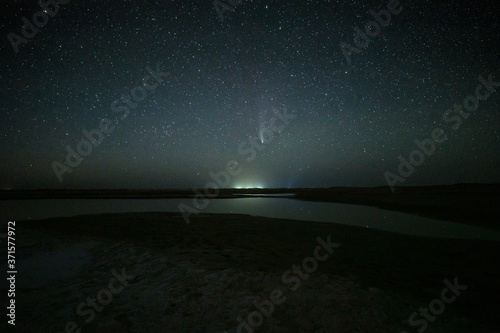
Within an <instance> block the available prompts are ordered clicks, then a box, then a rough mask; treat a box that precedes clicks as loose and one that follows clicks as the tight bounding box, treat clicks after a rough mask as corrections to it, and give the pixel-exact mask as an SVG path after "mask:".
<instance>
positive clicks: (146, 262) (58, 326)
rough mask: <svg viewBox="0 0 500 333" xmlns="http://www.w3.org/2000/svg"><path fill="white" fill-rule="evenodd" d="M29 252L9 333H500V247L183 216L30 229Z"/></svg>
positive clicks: (25, 242)
mask: <svg viewBox="0 0 500 333" xmlns="http://www.w3.org/2000/svg"><path fill="white" fill-rule="evenodd" d="M4 227H5V228H4ZM2 228H4V229H6V226H4V225H2ZM318 237H319V238H320V239H321V240H322V241H323V243H322V242H320V241H318ZM329 238H330V241H331V242H330V243H336V244H340V246H339V247H335V248H332V247H328V246H326V247H325V246H324V245H321V244H327V243H328V239H329ZM16 242H17V244H16V252H17V253H16V262H17V266H18V274H17V281H16V326H15V328H14V327H12V326H11V325H9V326H8V327H7V329H8V331H18V332H39V333H42V332H226V331H227V332H252V331H255V332H318V333H319V332H398V333H399V332H401V331H408V332H419V329H421V331H420V332H423V331H426V332H488V333H490V332H500V323H499V321H498V319H497V318H498V300H499V299H500V282H499V281H500V279H499V278H500V269H499V268H498V258H499V256H500V243H493V242H486V241H469V240H443V239H430V238H421V237H412V236H405V235H399V234H393V233H387V232H381V231H375V230H369V229H365V228H358V227H349V226H343V225H338V224H332V223H313V222H298V221H288V220H278V219H268V218H260V217H253V216H247V215H212V214H205V215H203V214H201V215H198V216H193V217H192V223H191V224H189V225H187V224H185V222H184V221H183V219H182V217H181V216H180V215H179V214H175V213H129V214H109V215H106V214H104V215H85V216H76V217H72V218H52V219H47V220H41V221H18V222H17V225H16ZM3 244H4V242H2V247H4V246H3ZM318 247H321V248H320V249H319V250H316V249H317V248H318ZM329 250H331V253H329ZM2 251H4V249H2ZM315 255H317V256H318V257H317V258H319V257H321V260H322V261H321V260H319V259H314V258H315ZM306 258H309V259H306ZM314 263H316V265H315V264H314ZM294 265H297V266H303V265H305V266H304V267H302V268H300V272H299V273H300V274H299V273H294V272H291V271H292V270H293V268H292V267H293V266H294ZM1 269H2V271H3V272H5V271H6V265H5V262H2V266H1ZM306 270H308V271H309V273H307V272H306ZM296 272H297V271H296ZM455 278H456V279H457V281H458V284H459V285H465V286H467V288H466V289H465V290H461V291H457V295H456V297H454V300H453V301H450V302H449V303H445V302H441V304H444V308H443V309H438V310H439V314H437V315H433V314H432V313H431V312H428V315H429V316H430V317H429V318H430V319H428V320H425V319H423V318H425V317H424V316H423V315H416V317H415V318H414V320H415V321H417V320H420V321H419V322H418V324H415V321H414V325H413V326H412V325H410V324H409V317H410V316H411V315H412V313H414V312H418V311H419V308H420V307H423V308H426V307H427V308H428V307H429V306H430V303H431V304H434V306H437V305H436V304H438V305H439V302H438V301H435V302H434V303H432V301H433V300H435V299H438V300H440V299H442V292H443V289H445V288H446V287H447V284H446V283H445V282H444V280H448V281H449V283H452V284H453V281H454V279H455ZM120 279H121V281H120ZM4 286H5V284H2V290H1V293H2V295H5V294H6V292H7V291H6V290H5V288H4ZM445 296H446V297H448V298H447V299H449V298H451V297H452V296H454V294H453V293H451V291H450V292H448V293H447V294H446V293H445ZM94 299H95V303H92V302H93V300H94ZM272 300H274V301H276V302H277V303H276V304H275V303H273V302H272ZM255 302H256V303H257V305H255V304H254V303H255ZM259 304H260V305H259ZM270 304H272V305H270ZM4 306H6V302H5V297H3V300H2V308H3V309H5V307H4ZM259 307H260V310H259ZM4 311H5V310H4ZM2 317H4V320H3V322H2V326H3V324H4V323H5V322H6V319H5V315H3V316H2ZM238 318H240V319H241V320H244V321H245V322H246V324H244V325H243V324H242V325H240V323H241V320H240V321H239V320H238ZM252 324H253V326H252ZM239 325H240V327H239V330H238V326H239ZM424 325H425V329H424ZM422 329H424V330H422ZM80 330H81V331H80Z"/></svg>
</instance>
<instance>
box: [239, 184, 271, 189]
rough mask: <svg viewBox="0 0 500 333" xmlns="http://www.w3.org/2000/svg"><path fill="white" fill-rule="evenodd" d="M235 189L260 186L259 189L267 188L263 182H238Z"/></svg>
mask: <svg viewBox="0 0 500 333" xmlns="http://www.w3.org/2000/svg"><path fill="white" fill-rule="evenodd" d="M233 188H235V189H252V188H258V189H263V188H266V187H265V186H264V185H262V184H236V185H234V186H233Z"/></svg>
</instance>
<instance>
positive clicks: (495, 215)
mask: <svg viewBox="0 0 500 333" xmlns="http://www.w3.org/2000/svg"><path fill="white" fill-rule="evenodd" d="M200 192H201V193H203V190H200ZM270 194H273V195H275V196H273V197H276V196H278V197H279V195H280V194H283V197H286V198H291V199H299V200H307V201H322V202H337V203H346V204H355V205H366V206H376V207H379V208H382V209H388V210H395V211H400V212H405V213H411V214H415V215H420V216H423V217H430V218H435V219H440V220H446V221H452V222H459V223H465V224H471V225H476V226H484V227H489V228H494V229H499V228H500V224H499V222H500V205H499V202H500V184H456V185H439V186H416V187H411V186H408V187H398V188H397V189H396V191H395V192H394V193H393V192H391V190H390V189H389V187H387V186H384V187H332V188H317V189H306V188H295V189H288V188H280V189H221V190H220V191H219V194H218V196H217V198H221V199H222V198H225V199H227V198H241V197H242V196H244V195H252V197H255V196H258V195H263V196H265V195H270ZM285 194H294V195H293V196H286V195H285ZM194 195H195V192H194V191H193V190H192V189H172V190H126V189H116V190H23V191H20V190H3V191H0V200H25V199H63V198H64V199H69V198H74V199H162V198H163V199H174V198H191V197H194Z"/></svg>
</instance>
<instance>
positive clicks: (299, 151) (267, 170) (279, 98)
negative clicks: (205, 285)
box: [0, 0, 500, 189]
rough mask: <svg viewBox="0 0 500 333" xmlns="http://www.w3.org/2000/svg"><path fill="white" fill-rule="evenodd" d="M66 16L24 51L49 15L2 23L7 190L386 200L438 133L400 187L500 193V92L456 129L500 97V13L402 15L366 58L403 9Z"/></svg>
mask: <svg viewBox="0 0 500 333" xmlns="http://www.w3.org/2000/svg"><path fill="white" fill-rule="evenodd" d="M45 2H50V1H48V0H45ZM63 2H67V4H60V5H59V9H58V12H57V13H54V11H55V8H54V7H53V6H52V7H49V10H48V11H47V15H48V14H52V16H53V17H51V16H50V15H49V16H47V17H48V22H47V23H46V24H45V26H42V27H40V28H39V29H38V30H39V31H38V32H37V33H36V35H34V36H32V37H31V38H29V39H28V38H26V39H25V40H24V41H25V42H26V43H25V44H24V43H22V42H18V43H17V46H16V47H14V46H13V43H12V42H11V40H9V37H8V36H9V33H13V34H16V35H17V36H18V37H19V38H20V39H22V38H24V37H23V35H22V31H21V28H22V26H23V20H22V18H23V17H26V18H27V20H28V21H29V22H30V24H32V22H33V15H34V14H35V13H37V12H39V11H40V10H41V7H40V6H39V5H38V4H37V3H36V1H34V0H33V1H2V3H1V5H0V13H1V14H0V30H1V33H0V36H1V43H0V57H1V64H0V80H1V106H0V138H1V143H0V153H1V156H2V158H1V160H0V187H1V188H20V189H29V188H190V187H203V186H204V185H205V184H206V183H207V182H210V181H212V180H211V176H210V173H211V172H212V173H215V174H216V173H218V172H220V171H221V170H225V169H226V167H227V162H228V161H231V160H234V161H237V162H238V163H239V165H238V166H239V168H240V169H241V172H240V173H239V174H238V175H236V176H232V177H231V179H230V184H229V185H228V186H229V187H330V186H384V185H387V181H386V177H385V176H384V173H386V172H387V171H388V172H390V173H392V174H393V175H396V176H398V177H401V175H400V174H399V173H398V166H399V164H400V160H398V157H399V156H400V155H401V156H402V157H403V158H404V159H406V160H409V158H410V154H411V153H412V151H414V150H415V149H417V148H418V147H417V145H416V143H415V142H414V141H415V140H416V139H418V140H420V141H423V140H426V139H431V138H432V133H433V131H434V129H436V128H437V129H442V130H443V132H442V133H441V134H443V135H446V137H447V140H445V141H443V142H441V143H436V142H434V145H435V146H436V150H435V151H434V152H433V153H430V154H429V156H427V155H425V156H424V155H422V156H424V158H425V162H424V163H423V164H420V165H418V166H415V167H414V169H415V170H414V172H413V173H412V174H411V175H409V176H408V177H404V179H405V181H404V183H403V182H398V183H397V185H429V184H452V183H461V182H500V171H499V165H500V154H499V153H500V136H499V124H500V115H499V111H500V87H496V86H494V85H490V86H489V88H487V87H485V86H484V85H483V87H482V88H480V89H479V91H480V94H481V96H485V95H487V94H489V96H488V98H486V99H485V100H481V101H479V106H478V107H477V105H476V107H477V109H476V110H474V111H471V112H468V111H466V110H465V109H463V106H462V109H463V110H462V111H463V112H467V114H468V116H464V115H465V114H464V113H462V115H460V113H459V112H458V111H453V110H451V111H450V112H449V113H447V110H449V109H453V106H454V104H457V105H458V106H459V108H460V105H462V104H463V102H464V99H465V98H467V97H468V96H472V97H473V98H472V99H469V102H470V103H469V105H470V104H473V103H474V100H475V101H478V100H477V99H475V97H474V96H475V91H476V87H478V85H481V84H482V83H481V82H480V80H479V79H478V78H479V76H482V77H483V78H484V79H485V80H486V81H487V80H488V76H490V75H492V78H493V79H492V80H493V81H494V82H500V68H499V66H498V65H499V63H500V62H499V53H500V20H499V16H498V13H500V3H499V2H498V1H481V2H474V1H469V2H465V1H401V3H400V5H399V6H397V7H394V8H397V9H399V10H400V12H399V14H397V15H396V14H392V15H391V21H390V23H389V24H388V25H387V24H386V25H387V26H380V25H379V26H380V32H379V34H378V36H374V37H368V38H369V43H368V45H363V46H365V48H360V47H357V46H356V44H355V41H354V34H355V33H356V27H359V28H360V29H361V30H362V31H363V32H364V31H365V25H366V24H367V23H368V22H369V21H374V20H375V19H374V17H373V16H372V15H371V14H370V11H371V10H372V11H374V12H375V13H378V12H379V11H381V10H387V8H388V1H324V0H323V1H305V0H301V1H290V0H288V1H248V0H247V1H245V0H243V1H242V2H241V4H239V5H238V4H235V3H234V2H235V1H232V2H233V4H234V5H235V6H233V11H226V12H225V13H223V16H222V17H223V20H222V21H221V19H220V17H219V15H218V13H217V11H216V10H215V8H214V5H213V4H212V1H211V0H198V1H179V0H175V1H166V0H165V1H160V0H158V1H153V0H137V1H124V0H120V1H102V0H98V1H87V0H85V1H83V0H73V1H68V0H65V1H63ZM227 2H228V3H230V1H227ZM391 2H392V1H391ZM392 5H394V4H392ZM50 10H52V12H50V13H49V11H50ZM38 17H39V20H40V22H41V23H43V22H42V21H43V17H44V16H43V14H41V15H39V16H38ZM379 19H381V20H383V18H379ZM374 31H375V30H371V33H372V35H373V34H374ZM375 32H376V31H375ZM10 36H11V38H10V39H12V38H13V37H12V36H13V35H10ZM358 42H359V41H358ZM341 43H345V44H341ZM347 44H349V45H350V46H349V47H351V50H352V49H356V50H357V51H358V52H354V51H353V52H352V54H351V55H350V61H348V59H347V58H346V57H345V55H344V53H343V51H346V50H347V49H346V47H345V45H347ZM341 45H344V47H341ZM15 48H17V49H18V50H17V53H16V52H15ZM150 72H156V74H155V75H156V77H157V80H155V79H154V78H153V77H152V76H151V73H150ZM167 73H168V74H167ZM146 75H150V76H149V77H145V76H146ZM145 85H148V87H149V88H148V89H151V90H148V89H146V88H144V87H145ZM134 88H135V90H134ZM488 89H490V90H488ZM132 91H133V92H134V93H135V96H136V97H137V99H136V100H135V101H134V100H133V99H131V98H130V96H131V93H132ZM144 92H145V93H146V95H145V96H144V95H141V94H142V93H144ZM115 101H116V102H115ZM113 103H114V104H113ZM112 104H113V107H112ZM468 107H469V106H468ZM457 110H458V109H457ZM125 114H127V116H126V117H124V115H125ZM283 114H285V115H286V114H288V115H289V116H283ZM280 117H281V118H280ZM287 117H288V118H287ZM444 118H446V119H448V120H445V119H444ZM459 118H460V119H461V120H460V122H461V123H458V121H459V120H458V119H459ZM272 119H274V120H273V124H274V125H275V126H274V128H275V129H276V131H274V130H271V131H270V130H269V128H270V127H269V126H270V124H269V122H270V121H271V120H272ZM108 120H109V121H108ZM102 124H104V125H105V126H104V129H106V130H108V132H109V133H108V134H103V138H102V139H101V140H100V141H101V142H100V144H99V145H97V146H95V145H93V144H92V147H91V149H92V151H91V152H90V153H88V152H89V150H88V149H87V148H88V146H86V145H85V144H82V145H80V148H81V150H82V149H83V150H82V151H83V152H85V153H88V155H87V156H85V157H83V160H81V161H79V164H77V165H76V166H75V167H72V168H71V169H70V167H69V166H68V164H67V161H66V157H67V155H68V151H67V148H66V147H67V146H69V147H70V149H72V150H74V151H76V150H77V145H78V143H79V142H80V141H81V140H82V139H85V136H84V135H83V134H82V131H84V130H85V131H92V130H94V129H99V128H100V126H101V125H102ZM111 128H112V131H110V129H111ZM94 133H97V131H96V132H94ZM269 133H272V135H273V137H272V138H271V137H270V136H269ZM266 135H267V137H266ZM252 138H253V139H252ZM97 139H100V137H99V135H97V134H96V135H95V136H94V140H97ZM96 142H97V141H96ZM245 142H246V143H245ZM252 142H253V143H252ZM252 147H253V148H252ZM242 152H243V153H242ZM252 152H254V153H252ZM415 156H416V155H415ZM73 158H74V157H73ZM417 158H418V156H417ZM73 162H74V160H73ZM75 163H76V162H75ZM55 166H57V167H55ZM58 168H59V169H58ZM55 169H58V170H59V173H60V177H58V176H57V175H56V174H57V172H56V171H55ZM61 170H64V171H65V172H62V171H61ZM68 170H71V172H69V171H68ZM386 174H387V173H386Z"/></svg>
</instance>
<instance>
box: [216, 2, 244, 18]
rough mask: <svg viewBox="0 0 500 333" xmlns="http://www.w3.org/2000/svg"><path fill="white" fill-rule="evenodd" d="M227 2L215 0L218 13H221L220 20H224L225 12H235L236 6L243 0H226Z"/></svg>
mask: <svg viewBox="0 0 500 333" xmlns="http://www.w3.org/2000/svg"><path fill="white" fill-rule="evenodd" d="M226 1H227V3H226V2H222V1H221V0H214V2H213V5H214V8H215V11H216V12H217V15H219V20H220V21H221V22H222V21H224V13H225V12H227V11H230V12H234V8H235V7H236V6H238V5H240V4H241V3H242V2H243V0H226Z"/></svg>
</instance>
